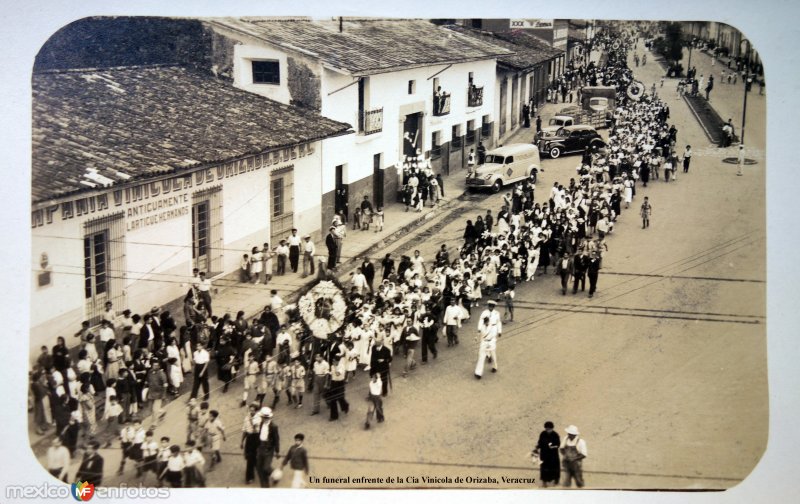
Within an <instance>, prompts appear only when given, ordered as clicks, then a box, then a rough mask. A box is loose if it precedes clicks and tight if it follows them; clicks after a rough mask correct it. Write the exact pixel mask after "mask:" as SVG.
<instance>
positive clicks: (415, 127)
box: [403, 112, 422, 157]
mask: <svg viewBox="0 0 800 504" xmlns="http://www.w3.org/2000/svg"><path fill="white" fill-rule="evenodd" d="M421 125H422V112H417V113H415V114H408V115H407V116H406V118H405V121H403V156H409V157H410V156H416V155H417V149H419V150H420V151H422V128H421Z"/></svg>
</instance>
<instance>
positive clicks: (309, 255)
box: [290, 234, 317, 278]
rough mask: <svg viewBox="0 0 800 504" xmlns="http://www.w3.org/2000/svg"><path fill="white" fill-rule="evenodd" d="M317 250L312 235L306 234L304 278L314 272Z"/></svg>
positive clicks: (304, 241)
mask: <svg viewBox="0 0 800 504" xmlns="http://www.w3.org/2000/svg"><path fill="white" fill-rule="evenodd" d="M290 251H291V249H290ZM316 251H317V249H316V247H315V246H314V242H312V241H311V235H309V234H307V235H305V236H304V237H303V278H305V277H307V276H308V275H313V274H314V253H315V252H316ZM309 268H310V270H309Z"/></svg>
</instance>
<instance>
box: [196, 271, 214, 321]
mask: <svg viewBox="0 0 800 504" xmlns="http://www.w3.org/2000/svg"><path fill="white" fill-rule="evenodd" d="M197 295H198V296H200V299H201V300H202V301H203V305H205V307H206V310H208V316H209V317H211V315H212V312H211V279H210V278H206V272H205V271H202V272H200V281H199V282H198V284H197Z"/></svg>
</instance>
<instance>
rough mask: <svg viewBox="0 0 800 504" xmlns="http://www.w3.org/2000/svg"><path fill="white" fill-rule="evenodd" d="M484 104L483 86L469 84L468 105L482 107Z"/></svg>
mask: <svg viewBox="0 0 800 504" xmlns="http://www.w3.org/2000/svg"><path fill="white" fill-rule="evenodd" d="M482 105H483V86H474V85H473V86H469V88H467V106H468V107H480V106H482Z"/></svg>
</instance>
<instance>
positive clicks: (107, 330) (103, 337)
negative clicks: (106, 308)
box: [99, 319, 116, 346]
mask: <svg viewBox="0 0 800 504" xmlns="http://www.w3.org/2000/svg"><path fill="white" fill-rule="evenodd" d="M101 323H102V324H103V325H102V327H101V328H100V331H99V334H100V341H101V342H102V343H103V344H104V345H103V346H105V343H108V342H109V341H111V340H113V339H114V338H115V336H116V335H115V334H114V329H113V327H112V326H111V322H109V321H108V320H107V319H103V320H102V321H101Z"/></svg>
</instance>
